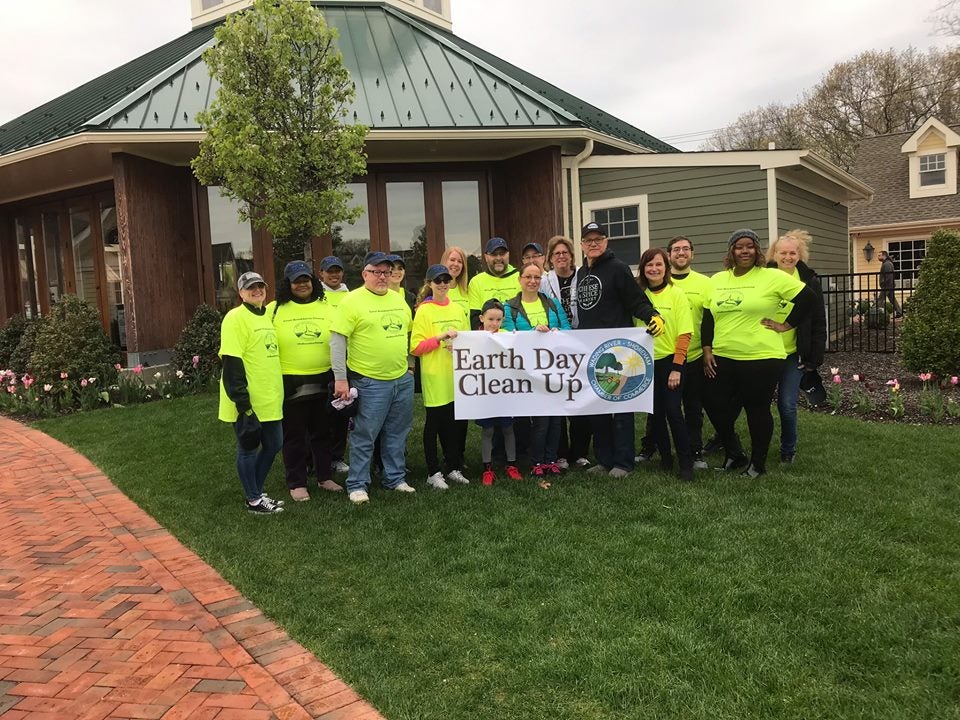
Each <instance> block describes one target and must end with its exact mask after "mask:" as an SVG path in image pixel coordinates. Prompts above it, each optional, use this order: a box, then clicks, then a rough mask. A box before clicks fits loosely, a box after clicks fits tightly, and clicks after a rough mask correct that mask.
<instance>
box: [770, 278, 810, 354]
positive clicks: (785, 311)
mask: <svg viewBox="0 0 960 720" xmlns="http://www.w3.org/2000/svg"><path fill="white" fill-rule="evenodd" d="M781 272H783V271H782V270H781ZM790 274H791V275H792V276H793V277H795V278H797V280H800V276H799V275H798V274H797V269H796V268H794V269H793V272H792V273H790ZM801 282H803V281H802V280H801ZM791 312H793V303H792V302H789V301H787V300H781V301H780V306H779V307H778V308H777V314H776V315H774V316H773V319H774V320H776V321H777V322H786V321H787V317H788V316H789V315H790V313H791ZM780 337H782V338H783V350H784V352H786V353H787V355H793V354H794V353H795V352H796V351H797V329H796V328H793V329H792V330H787V331H786V332H785V333H780Z"/></svg>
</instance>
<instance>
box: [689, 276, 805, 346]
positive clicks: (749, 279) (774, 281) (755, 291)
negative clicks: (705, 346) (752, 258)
mask: <svg viewBox="0 0 960 720" xmlns="http://www.w3.org/2000/svg"><path fill="white" fill-rule="evenodd" d="M803 287H804V285H803V283H802V282H800V281H799V280H798V279H796V278H795V277H793V276H792V275H787V274H786V273H785V272H781V271H780V270H776V269H773V268H760V267H755V268H753V269H751V270H750V271H749V272H748V273H746V274H745V275H741V276H739V277H737V276H736V275H734V274H733V271H732V270H723V271H721V272H718V273H717V274H716V275H714V276H713V277H712V278H710V296H709V298H708V301H707V302H706V303H704V307H706V308H709V310H710V312H711V313H713V321H714V335H713V353H714V355H719V356H720V357H725V358H730V359H731V360H765V359H780V360H782V359H783V358H785V357H786V356H787V354H786V352H785V350H784V347H783V338H781V337H780V333H778V332H777V331H775V330H768V329H767V328H765V327H764V326H763V325H761V324H760V321H761V320H763V319H764V318H771V319H772V318H774V317H775V316H776V314H777V312H778V310H779V308H780V302H781V301H782V300H788V301H790V300H793V298H795V297H796V296H797V294H798V293H799V292H800V291H801V290H803Z"/></svg>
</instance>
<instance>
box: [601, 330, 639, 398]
mask: <svg viewBox="0 0 960 720" xmlns="http://www.w3.org/2000/svg"><path fill="white" fill-rule="evenodd" d="M587 379H588V380H589V381H590V387H592V388H593V391H594V392H595V393H596V394H597V395H598V396H600V397H601V398H603V399H604V400H610V401H612V402H625V401H627V400H633V399H634V398H635V397H637V396H638V395H640V393H642V392H643V391H644V390H646V389H647V388H648V387H650V383H652V382H653V358H652V357H651V356H650V353H649V352H648V351H647V349H646V348H644V347H643V346H642V345H640V344H638V343H635V342H634V341H633V340H627V339H626V338H614V339H613V340H607V341H606V342H605V343H603V344H602V345H600V346H599V347H598V348H597V349H596V350H594V351H593V354H592V355H590V359H589V360H588V361H587Z"/></svg>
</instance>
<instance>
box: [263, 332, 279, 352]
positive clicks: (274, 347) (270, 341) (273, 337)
mask: <svg viewBox="0 0 960 720" xmlns="http://www.w3.org/2000/svg"><path fill="white" fill-rule="evenodd" d="M261 332H262V333H263V337H262V338H261V341H262V342H263V347H264V348H266V350H267V354H268V356H270V357H274V356H276V355H279V354H280V345H279V344H278V343H277V334H276V333H275V332H274V331H273V330H267V329H266V328H264V329H262V330H261Z"/></svg>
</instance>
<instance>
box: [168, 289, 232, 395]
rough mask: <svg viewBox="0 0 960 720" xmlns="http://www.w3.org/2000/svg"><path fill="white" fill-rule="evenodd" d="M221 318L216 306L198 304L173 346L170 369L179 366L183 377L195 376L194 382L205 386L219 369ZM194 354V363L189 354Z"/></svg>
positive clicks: (191, 355) (175, 368) (215, 375)
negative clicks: (195, 358) (195, 359)
mask: <svg viewBox="0 0 960 720" xmlns="http://www.w3.org/2000/svg"><path fill="white" fill-rule="evenodd" d="M222 320H223V318H222V317H221V316H220V313H219V312H217V310H216V308H213V307H211V306H209V305H201V306H200V307H198V308H197V311H196V312H195V313H194V314H193V317H192V318H190V321H189V322H188V323H187V324H186V326H184V328H183V331H182V332H181V333H180V339H179V340H178V341H177V344H176V345H175V346H174V348H173V361H172V365H173V369H174V370H181V371H182V372H183V373H184V374H185V375H186V376H187V377H192V378H196V381H197V384H198V385H200V386H201V387H203V386H205V385H206V384H207V383H208V382H209V381H210V380H211V379H212V378H214V377H219V376H218V375H217V373H218V372H219V370H220V356H219V352H220V323H221V321H222ZM194 357H197V358H198V361H197V365H196V366H194V363H193V358H194Z"/></svg>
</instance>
